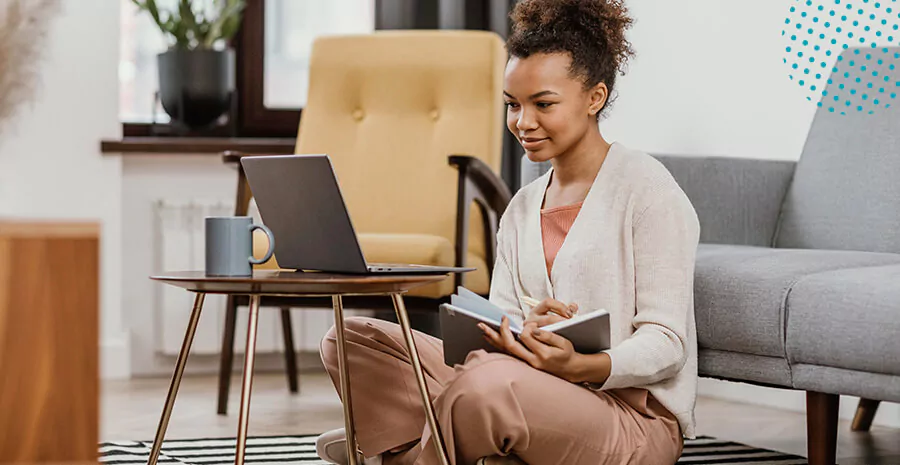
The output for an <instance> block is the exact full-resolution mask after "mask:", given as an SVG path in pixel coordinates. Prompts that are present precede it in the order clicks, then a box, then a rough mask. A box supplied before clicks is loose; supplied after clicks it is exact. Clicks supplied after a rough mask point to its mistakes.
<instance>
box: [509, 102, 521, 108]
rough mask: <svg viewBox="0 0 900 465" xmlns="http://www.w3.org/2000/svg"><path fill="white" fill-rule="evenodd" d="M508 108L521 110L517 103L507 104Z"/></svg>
mask: <svg viewBox="0 0 900 465" xmlns="http://www.w3.org/2000/svg"><path fill="white" fill-rule="evenodd" d="M506 106H507V108H519V104H518V103H516V102H506Z"/></svg>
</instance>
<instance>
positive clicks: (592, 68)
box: [506, 0, 634, 117]
mask: <svg viewBox="0 0 900 465" xmlns="http://www.w3.org/2000/svg"><path fill="white" fill-rule="evenodd" d="M510 18H511V19H512V33H511V34H510V36H509V39H507V41H506V47H507V50H508V51H509V54H510V55H511V56H513V57H517V58H528V57H529V56H531V55H534V54H537V53H568V54H569V55H570V56H571V59H572V65H571V67H570V69H569V72H570V74H571V75H572V77H573V78H576V79H581V80H582V81H583V82H584V87H585V89H589V88H591V87H593V86H595V85H597V84H599V83H601V82H603V83H605V84H606V87H607V89H608V90H609V93H610V95H611V94H612V92H613V88H614V87H615V83H616V75H617V74H623V75H624V74H625V66H626V64H627V62H628V59H629V58H631V57H632V56H633V55H634V50H632V48H631V43H630V42H629V41H628V40H627V39H626V38H625V30H626V29H628V28H629V27H631V24H632V22H633V20H632V19H631V18H630V17H629V16H628V9H627V8H626V7H625V4H624V3H623V0H522V1H520V2H519V3H517V4H516V6H515V8H514V9H513V11H512V12H511V13H510ZM609 104H610V101H609V99H607V102H606V103H605V104H604V108H603V109H605V108H606V107H607V106H608V105H609ZM603 109H601V113H602V112H603ZM598 117H599V115H598Z"/></svg>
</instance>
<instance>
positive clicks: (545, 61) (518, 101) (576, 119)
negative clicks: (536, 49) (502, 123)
mask: <svg viewBox="0 0 900 465" xmlns="http://www.w3.org/2000/svg"><path fill="white" fill-rule="evenodd" d="M571 62H572V60H571V58H570V56H569V54H567V53H549V54H547V53H540V54H535V55H531V56H529V57H528V58H516V57H513V58H510V60H509V62H508V63H507V64H506V76H505V83H504V87H505V89H504V91H503V94H504V100H505V101H506V126H507V127H508V128H509V130H510V132H512V133H513V135H515V136H516V138H517V139H518V140H519V143H521V144H522V147H523V148H525V154H526V155H527V156H528V158H529V159H530V160H532V161H535V162H541V161H547V160H551V159H553V158H555V157H557V156H558V155H560V154H564V153H566V152H567V151H568V150H570V149H571V148H572V147H574V146H575V145H576V144H577V143H578V142H579V141H581V140H582V139H583V138H584V136H585V135H586V134H587V133H588V131H590V130H597V116H596V115H597V112H598V111H600V109H601V108H602V107H603V103H604V102H605V101H606V85H605V84H602V83H601V84H598V85H597V86H595V87H594V88H593V89H587V90H585V88H584V84H583V82H582V81H581V80H579V79H577V78H573V77H572V76H571V75H570V74H569V66H570V65H571Z"/></svg>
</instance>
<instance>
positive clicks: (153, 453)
mask: <svg viewBox="0 0 900 465" xmlns="http://www.w3.org/2000/svg"><path fill="white" fill-rule="evenodd" d="M205 297H206V294H205V293H203V292H198V293H197V294H196V295H195V296H194V309H193V310H192V311H191V319H190V320H189V321H188V327H187V330H186V331H185V332H184V342H183V343H182V344H181V352H179V353H178V360H177V361H176V362H175V373H174V374H173V375H172V383H171V384H169V393H168V394H167V395H166V405H165V407H163V412H162V417H160V419H159V426H158V427H157V428H156V438H154V440H153V448H152V449H151V450H150V460H149V461H148V462H147V463H148V464H149V465H156V461H157V460H158V459H159V450H160V449H161V448H162V442H163V439H164V438H165V437H166V428H168V427H169V418H170V417H171V416H172V407H174V406H175V396H176V395H177V394H178V387H179V386H180V385H181V376H182V375H183V374H184V366H185V365H186V364H187V358H188V353H189V352H190V351H191V344H192V343H193V342H194V333H196V332H197V322H199V321H200V310H202V309H203V300H204V298H205Z"/></svg>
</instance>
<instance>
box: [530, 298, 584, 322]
mask: <svg viewBox="0 0 900 465" xmlns="http://www.w3.org/2000/svg"><path fill="white" fill-rule="evenodd" d="M577 311H578V304H574V303H573V304H568V305H566V304H564V303H562V302H560V301H558V300H554V299H550V298H547V299H544V300H542V301H541V303H539V304H537V305H535V306H534V308H532V309H531V312H529V313H528V317H527V318H525V324H526V325H527V324H529V323H532V324H534V325H536V326H537V327H539V328H540V327H542V326H547V325H549V324H553V323H556V322H558V321H563V320H568V319H569V318H572V317H573V316H575V312H577Z"/></svg>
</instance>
